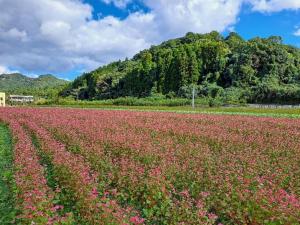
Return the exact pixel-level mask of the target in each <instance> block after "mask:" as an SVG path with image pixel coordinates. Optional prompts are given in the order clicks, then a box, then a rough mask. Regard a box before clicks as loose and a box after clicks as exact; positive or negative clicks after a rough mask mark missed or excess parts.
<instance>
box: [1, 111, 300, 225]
mask: <svg viewBox="0 0 300 225" xmlns="http://www.w3.org/2000/svg"><path fill="white" fill-rule="evenodd" d="M0 120H1V122H2V124H7V125H8V128H9V130H10V131H11V132H9V131H8V129H7V127H6V126H0V128H1V130H0V131H1V135H0V136H1V137H0V146H1V148H0V149H1V151H0V157H2V162H6V164H5V165H4V164H3V163H2V164H0V168H5V170H1V172H0V189H2V190H0V193H3V196H5V197H3V198H0V201H1V202H0V203H1V204H0V217H1V216H2V218H4V217H3V215H9V216H7V217H6V218H4V219H3V221H4V222H3V223H1V224H6V223H5V222H7V223H8V221H13V222H14V223H17V224H18V223H19V224H123V225H125V224H134V225H138V224H216V225H218V224H224V225H225V224H270V225H276V224H299V221H300V179H299V176H300V119H290V118H271V117H269V118H267V117H254V116H240V115H234V116H233V115H210V114H178V113H170V112H169V113H168V112H134V111H109V110H107V111H105V110H81V109H58V108H57V109H54V108H53V109H51V108H44V109H39V108H35V109H30V108H20V109H18V108H3V109H0ZM10 136H11V137H12V140H13V141H11V139H10V138H9V137H10ZM0 161H1V160H0ZM8 189H10V190H12V191H7V190H8ZM3 199H4V200H3ZM5 199H9V201H7V200H5ZM5 220H6V221H5Z"/></svg>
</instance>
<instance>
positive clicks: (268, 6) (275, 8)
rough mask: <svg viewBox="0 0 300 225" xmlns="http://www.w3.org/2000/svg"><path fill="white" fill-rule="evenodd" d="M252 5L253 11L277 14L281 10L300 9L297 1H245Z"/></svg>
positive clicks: (299, 2) (299, 3)
mask: <svg viewBox="0 0 300 225" xmlns="http://www.w3.org/2000/svg"><path fill="white" fill-rule="evenodd" d="M247 1H248V2H250V3H251V4H252V5H253V10H254V11H260V12H279V11H281V10H298V9H300V1H299V0H247Z"/></svg>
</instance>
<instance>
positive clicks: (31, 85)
mask: <svg viewBox="0 0 300 225" xmlns="http://www.w3.org/2000/svg"><path fill="white" fill-rule="evenodd" d="M66 84H68V81H65V80H62V79H58V78H56V77H54V76H53V75H41V76H39V77H38V78H30V77H27V76H24V75H22V74H19V73H14V74H2V75H0V92H6V93H8V94H22V95H34V96H39V97H47V98H54V96H57V94H58V92H59V91H61V90H62V89H63V88H64V87H65V85H66Z"/></svg>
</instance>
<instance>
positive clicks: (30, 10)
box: [0, 0, 300, 80]
mask: <svg viewBox="0 0 300 225" xmlns="http://www.w3.org/2000/svg"><path fill="white" fill-rule="evenodd" d="M213 30H216V31H219V32H220V33H222V34H223V35H227V34H228V33H229V32H231V31H235V32H238V33H239V34H240V35H241V36H242V37H244V38H245V39H251V38H253V37H257V36H260V37H268V36H271V35H279V36H282V37H283V40H284V43H286V44H290V45H294V46H297V47H300V0H0V74H2V73H13V72H20V73H23V74H25V75H28V76H31V77H35V76H36V75H39V74H49V73H51V74H54V75H56V76H58V77H60V78H64V79H68V80H73V79H74V78H75V77H77V76H79V75H81V74H82V73H83V72H89V71H91V70H94V69H96V68H98V67H100V66H102V65H105V64H107V63H110V62H112V61H115V60H119V59H121V60H122V59H125V58H126V57H128V58H130V57H132V56H134V55H135V54H136V53H138V52H139V51H141V50H143V49H146V48H149V47H150V46H151V45H156V44H159V43H161V42H162V41H165V40H168V39H171V38H177V37H181V36H184V35H185V34H186V33H187V32H195V33H207V32H210V31H213Z"/></svg>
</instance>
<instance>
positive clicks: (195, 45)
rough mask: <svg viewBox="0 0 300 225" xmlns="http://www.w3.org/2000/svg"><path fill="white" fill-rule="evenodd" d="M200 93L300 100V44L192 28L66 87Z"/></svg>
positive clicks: (115, 92)
mask: <svg viewBox="0 0 300 225" xmlns="http://www.w3.org/2000/svg"><path fill="white" fill-rule="evenodd" d="M193 87H195V88H196V92H197V95H198V96H200V97H209V98H222V99H223V100H224V101H228V102H231V101H247V102H281V103H282V102H284V103H287V102H289V103H299V102H300V50H299V49H298V48H296V47H293V46H289V45H284V44H283V43H282V39H281V37H277V36H271V37H269V38H254V39H251V40H248V41H247V40H244V39H243V38H241V37H240V36H239V35H238V34H237V33H230V34H229V35H228V36H227V37H223V36H221V35H220V34H219V33H218V32H211V33H208V34H194V33H188V34H187V35H186V36H185V37H182V38H178V39H173V40H169V41H166V42H164V43H162V44H161V45H158V46H152V47H151V48H150V49H147V50H144V51H141V52H140V53H138V54H137V55H135V56H134V57H133V58H132V59H131V60H128V59H127V60H125V61H118V62H114V63H111V64H109V65H106V66H103V67H100V68H98V69H97V70H95V71H92V72H90V73H86V74H83V75H82V76H80V77H78V78H77V79H76V80H74V82H72V83H70V84H69V85H68V87H67V88H66V89H65V90H64V91H63V92H62V93H61V94H62V95H63V96H74V97H79V98H80V99H108V98H117V97H123V96H135V97H146V96H153V95H165V96H167V97H172V96H179V97H189V96H190V95H191V92H192V88H193Z"/></svg>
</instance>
